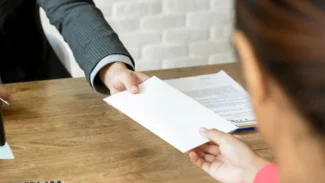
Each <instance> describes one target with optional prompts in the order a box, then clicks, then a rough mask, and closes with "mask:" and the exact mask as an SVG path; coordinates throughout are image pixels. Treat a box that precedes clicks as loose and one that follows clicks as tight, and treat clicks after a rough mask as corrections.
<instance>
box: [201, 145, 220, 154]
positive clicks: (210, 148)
mask: <svg viewBox="0 0 325 183" xmlns="http://www.w3.org/2000/svg"><path fill="white" fill-rule="evenodd" d="M199 148H200V149H202V151H203V152H205V153H208V154H211V155H215V156H216V155H218V154H219V153H220V149H219V146H218V145H215V144H213V145H211V144H204V145H202V146H200V147H199Z"/></svg>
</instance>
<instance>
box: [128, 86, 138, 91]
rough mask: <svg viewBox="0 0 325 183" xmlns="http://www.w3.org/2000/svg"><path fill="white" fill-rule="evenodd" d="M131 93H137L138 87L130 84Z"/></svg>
mask: <svg viewBox="0 0 325 183" xmlns="http://www.w3.org/2000/svg"><path fill="white" fill-rule="evenodd" d="M129 90H130V91H131V92H132V93H138V91H139V89H138V87H136V86H131V87H130V89H129Z"/></svg>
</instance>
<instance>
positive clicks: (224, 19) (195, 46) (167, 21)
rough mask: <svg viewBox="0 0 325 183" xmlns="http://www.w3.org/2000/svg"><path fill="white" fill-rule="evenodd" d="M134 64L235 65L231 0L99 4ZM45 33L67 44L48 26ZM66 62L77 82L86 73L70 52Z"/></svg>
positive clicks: (105, 1)
mask: <svg viewBox="0 0 325 183" xmlns="http://www.w3.org/2000/svg"><path fill="white" fill-rule="evenodd" d="M94 2H95V4H96V5H97V6H98V7H99V8H100V10H101V11H102V12H103V14H104V15H105V18H106V20H107V21H108V22H109V23H110V25H111V26H112V27H113V29H114V30H115V31H116V32H117V33H118V34H119V36H120V38H121V40H122V42H123V43H124V44H125V46H126V47H127V49H128V50H129V51H130V53H131V54H132V56H133V57H134V59H135V61H136V66H137V67H136V69H137V70H139V71H143V70H154V69H165V68H175V67H186V66H195V65H206V64H216V63H226V62H234V61H236V58H235V56H234V54H233V50H232V45H231V33H232V29H233V25H232V24H233V0H95V1H94ZM42 13H43V16H42V19H43V21H44V27H45V29H46V31H47V32H49V33H50V34H53V35H54V37H56V38H57V40H59V41H60V42H63V39H62V38H61V37H60V35H59V34H58V32H57V31H56V30H55V28H53V26H51V25H49V23H48V20H47V18H46V16H45V15H44V12H43V11H42ZM60 45H64V46H65V47H66V48H67V52H66V53H64V55H65V56H64V57H66V58H69V59H67V60H68V61H67V63H65V64H66V65H67V67H68V68H69V70H70V71H71V72H72V75H73V76H75V77H81V76H83V72H82V71H81V70H80V68H79V67H78V65H77V64H76V63H75V61H74V58H73V55H72V53H71V50H70V49H69V48H68V46H67V44H66V43H61V44H60Z"/></svg>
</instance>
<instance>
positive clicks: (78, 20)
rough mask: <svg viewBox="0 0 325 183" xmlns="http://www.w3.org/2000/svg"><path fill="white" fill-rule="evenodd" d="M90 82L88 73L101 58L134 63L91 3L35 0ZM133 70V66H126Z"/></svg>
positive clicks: (80, 0)
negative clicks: (115, 56) (120, 58)
mask: <svg viewBox="0 0 325 183" xmlns="http://www.w3.org/2000/svg"><path fill="white" fill-rule="evenodd" d="M37 3H38V5H39V6H40V7H42V8H43V9H44V11H45V13H46V15H47V17H48V18H49V20H50V23H51V24H52V25H54V26H55V27H56V28H57V29H58V31H59V32H60V33H61V34H62V36H63V38H64V40H65V41H66V42H67V43H68V45H69V46H70V48H71V50H72V52H73V54H74V57H75V59H76V60H77V62H78V64H79V66H80V68H81V69H83V70H84V72H85V75H86V77H87V79H88V81H89V82H90V74H91V72H92V70H93V69H94V68H95V67H96V65H97V63H98V62H99V61H101V60H102V59H103V58H104V57H106V56H109V55H113V54H120V55H125V56H128V57H129V58H130V59H131V61H132V63H133V65H134V61H133V59H132V57H131V55H130V54H129V52H128V51H127V49H126V48H125V47H124V46H123V44H122V42H121V41H120V39H119V38H118V35H117V34H116V33H115V32H114V31H113V29H112V28H111V27H110V25H109V24H108V23H107V22H106V20H105V19H104V16H103V14H102V12H101V11H100V10H99V9H98V8H97V7H96V6H95V4H94V2H93V1H92V0H37ZM130 69H133V67H130Z"/></svg>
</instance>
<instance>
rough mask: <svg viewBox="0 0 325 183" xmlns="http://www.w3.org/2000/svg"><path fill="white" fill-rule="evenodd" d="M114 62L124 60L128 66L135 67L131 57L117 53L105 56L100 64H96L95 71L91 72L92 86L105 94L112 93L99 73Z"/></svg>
mask: <svg viewBox="0 0 325 183" xmlns="http://www.w3.org/2000/svg"><path fill="white" fill-rule="evenodd" d="M114 62H123V63H125V64H126V65H127V66H128V67H131V68H133V69H134V65H133V62H132V61H131V59H130V58H129V57H128V56H125V55H120V54H116V55H109V56H107V57H105V58H103V59H102V60H101V61H99V62H98V64H97V65H96V67H95V68H94V69H93V71H92V72H91V74H90V83H91V86H92V88H93V89H94V90H95V91H96V92H98V93H101V94H104V95H109V94H110V91H109V89H108V88H107V87H106V85H105V84H104V83H103V82H102V81H101V80H100V79H99V76H98V74H99V71H100V70H101V69H102V68H103V67H105V66H106V65H108V64H111V63H114ZM95 79H96V81H95ZM98 80H99V81H98Z"/></svg>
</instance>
